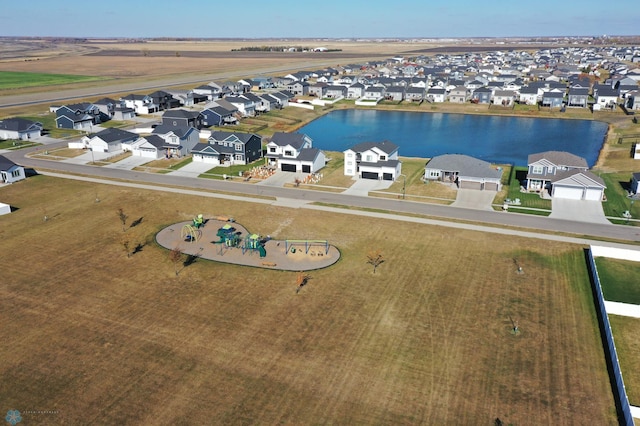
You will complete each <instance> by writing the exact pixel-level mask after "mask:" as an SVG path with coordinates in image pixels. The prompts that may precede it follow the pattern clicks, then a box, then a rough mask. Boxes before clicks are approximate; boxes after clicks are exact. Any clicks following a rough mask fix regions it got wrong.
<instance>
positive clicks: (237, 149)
mask: <svg viewBox="0 0 640 426" xmlns="http://www.w3.org/2000/svg"><path fill="white" fill-rule="evenodd" d="M236 151H242V144H241V143H237V144H236Z"/></svg>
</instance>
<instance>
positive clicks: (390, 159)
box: [344, 141, 402, 180]
mask: <svg viewBox="0 0 640 426" xmlns="http://www.w3.org/2000/svg"><path fill="white" fill-rule="evenodd" d="M401 173H402V163H401V162H400V160H398V145H396V144H394V143H392V142H389V141H384V142H362V143H359V144H357V145H355V146H353V147H352V148H349V149H347V150H346V151H344V174H345V175H346V176H357V177H358V178H362V179H382V180H396V178H397V177H398V176H400V174H401Z"/></svg>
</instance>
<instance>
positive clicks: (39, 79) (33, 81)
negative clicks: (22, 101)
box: [0, 71, 101, 90]
mask: <svg viewBox="0 0 640 426" xmlns="http://www.w3.org/2000/svg"><path fill="white" fill-rule="evenodd" d="M100 79H101V77H92V76H86V75H71V74H46V73H34V72H17V71H0V90H6V89H21V88H25V87H37V86H54V85H60V84H69V83H80V82H84V81H94V80H100Z"/></svg>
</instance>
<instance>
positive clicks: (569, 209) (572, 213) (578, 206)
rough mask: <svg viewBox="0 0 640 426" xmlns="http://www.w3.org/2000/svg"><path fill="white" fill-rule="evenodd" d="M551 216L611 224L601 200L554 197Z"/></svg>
mask: <svg viewBox="0 0 640 426" xmlns="http://www.w3.org/2000/svg"><path fill="white" fill-rule="evenodd" d="M549 217H551V218H553V219H564V220H572V221H577V222H589V223H602V224H605V223H606V224H611V222H609V221H608V220H607V219H606V218H605V216H604V211H603V210H602V203H601V202H600V201H587V200H567V199H564V198H554V199H552V200H551V214H550V215H549Z"/></svg>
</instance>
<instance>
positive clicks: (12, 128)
mask: <svg viewBox="0 0 640 426" xmlns="http://www.w3.org/2000/svg"><path fill="white" fill-rule="evenodd" d="M41 135H42V123H38V122H34V121H31V120H26V119H24V118H7V119H5V120H2V121H0V139H17V140H27V139H33V138H37V137H40V136H41Z"/></svg>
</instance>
